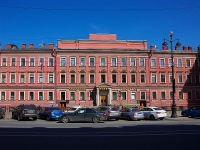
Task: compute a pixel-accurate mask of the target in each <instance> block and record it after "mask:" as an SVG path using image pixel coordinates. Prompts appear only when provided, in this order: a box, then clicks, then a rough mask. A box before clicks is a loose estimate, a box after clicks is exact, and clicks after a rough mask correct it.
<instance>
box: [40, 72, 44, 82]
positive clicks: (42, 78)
mask: <svg viewBox="0 0 200 150" xmlns="http://www.w3.org/2000/svg"><path fill="white" fill-rule="evenodd" d="M39 83H44V77H43V74H42V73H41V74H39Z"/></svg>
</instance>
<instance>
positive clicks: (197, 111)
mask: <svg viewBox="0 0 200 150" xmlns="http://www.w3.org/2000/svg"><path fill="white" fill-rule="evenodd" d="M188 117H192V118H193V117H200V106H195V107H192V108H190V109H188Z"/></svg>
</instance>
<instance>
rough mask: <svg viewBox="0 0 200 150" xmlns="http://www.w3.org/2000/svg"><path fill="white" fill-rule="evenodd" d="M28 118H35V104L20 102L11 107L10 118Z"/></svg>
mask: <svg viewBox="0 0 200 150" xmlns="http://www.w3.org/2000/svg"><path fill="white" fill-rule="evenodd" d="M28 118H33V120H37V107H36V106H35V105H33V104H22V105H18V106H17V107H16V108H15V109H13V111H12V119H18V121H20V120H23V119H28Z"/></svg>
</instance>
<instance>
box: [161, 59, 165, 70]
mask: <svg viewBox="0 0 200 150" xmlns="http://www.w3.org/2000/svg"><path fill="white" fill-rule="evenodd" d="M162 61H163V66H162ZM160 67H161V68H165V59H164V58H160Z"/></svg>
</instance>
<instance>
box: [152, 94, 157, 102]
mask: <svg viewBox="0 0 200 150" xmlns="http://www.w3.org/2000/svg"><path fill="white" fill-rule="evenodd" d="M152 99H153V100H156V99H157V93H156V92H152Z"/></svg>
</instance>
